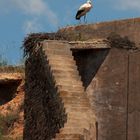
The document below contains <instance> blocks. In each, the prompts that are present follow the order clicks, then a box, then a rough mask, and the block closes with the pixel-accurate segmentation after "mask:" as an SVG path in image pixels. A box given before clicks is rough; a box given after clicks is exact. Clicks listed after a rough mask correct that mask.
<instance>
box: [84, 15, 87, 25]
mask: <svg viewBox="0 0 140 140" xmlns="http://www.w3.org/2000/svg"><path fill="white" fill-rule="evenodd" d="M84 22H85V23H87V20H86V14H85V15H84Z"/></svg>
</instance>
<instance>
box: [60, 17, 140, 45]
mask: <svg viewBox="0 0 140 140" xmlns="http://www.w3.org/2000/svg"><path fill="white" fill-rule="evenodd" d="M58 32H59V33H62V34H63V36H66V38H67V39H68V40H89V39H96V38H107V37H108V36H109V35H110V33H116V34H119V35H120V36H122V37H124V36H126V37H128V38H129V39H130V40H131V41H132V42H135V43H136V46H137V47H140V45H139V43H140V40H139V38H140V18H134V19H126V20H116V21H110V22H101V23H96V24H87V25H78V26H70V27H66V28H63V29H60V30H59V31H58Z"/></svg>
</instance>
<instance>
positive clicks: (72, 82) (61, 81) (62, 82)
mask: <svg viewBox="0 0 140 140" xmlns="http://www.w3.org/2000/svg"><path fill="white" fill-rule="evenodd" d="M55 81H56V83H58V84H60V85H78V86H81V87H83V83H82V82H81V81H79V80H71V79H65V78H63V79H59V80H55Z"/></svg>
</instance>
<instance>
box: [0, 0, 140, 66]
mask: <svg viewBox="0 0 140 140" xmlns="http://www.w3.org/2000/svg"><path fill="white" fill-rule="evenodd" d="M84 2H86V1H85V0H0V54H1V55H3V57H6V59H8V61H9V63H11V64H18V63H19V60H20V59H21V57H22V50H20V47H21V44H22V41H23V40H24V37H25V36H27V34H28V33H31V32H54V31H57V30H58V29H59V28H61V27H64V26H68V25H76V24H78V22H77V21H76V20H75V14H76V11H77V9H78V8H79V6H80V5H81V4H82V3H84ZM93 7H94V8H93V9H92V10H91V11H90V13H89V14H88V16H87V20H88V23H96V22H101V21H109V20H118V19H125V18H134V17H140V0H115V1H114V0H93Z"/></svg>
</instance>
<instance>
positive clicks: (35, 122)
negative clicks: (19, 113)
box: [24, 48, 66, 140]
mask: <svg viewBox="0 0 140 140" xmlns="http://www.w3.org/2000/svg"><path fill="white" fill-rule="evenodd" d="M36 51H37V52H36V53H35V52H34V53H33V54H32V55H30V57H29V58H28V59H27V61H26V74H25V75H26V83H25V88H26V94H25V129H24V140H50V139H51V138H52V137H54V136H55V134H56V133H57V132H59V129H60V128H61V127H63V126H64V123H65V121H66V114H65V109H64V107H63V103H62V102H61V98H60V97H59V95H58V92H57V88H56V87H55V82H54V81H53V77H52V75H51V71H50V68H49V66H48V61H47V58H46V56H45V55H44V53H43V51H42V49H41V48H40V49H39V50H36Z"/></svg>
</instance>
